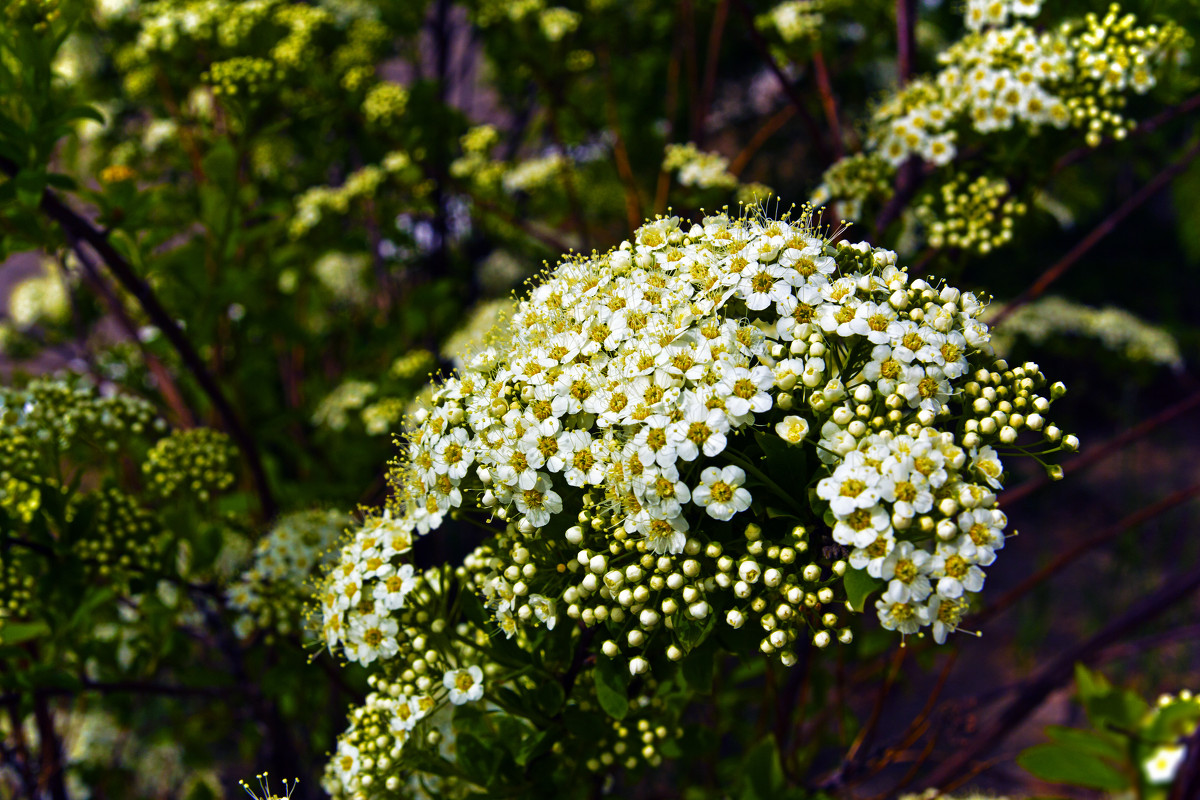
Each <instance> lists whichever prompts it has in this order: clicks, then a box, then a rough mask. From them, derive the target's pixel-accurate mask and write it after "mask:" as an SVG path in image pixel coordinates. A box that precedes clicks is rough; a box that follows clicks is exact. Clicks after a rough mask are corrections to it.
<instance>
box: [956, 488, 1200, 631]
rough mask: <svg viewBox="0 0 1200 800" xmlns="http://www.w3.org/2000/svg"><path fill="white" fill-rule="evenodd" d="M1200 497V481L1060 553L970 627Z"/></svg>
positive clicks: (974, 620) (972, 621)
mask: <svg viewBox="0 0 1200 800" xmlns="http://www.w3.org/2000/svg"><path fill="white" fill-rule="evenodd" d="M1198 496H1200V481H1198V482H1196V483H1193V484H1192V485H1191V486H1188V487H1187V488H1185V489H1180V490H1179V491H1177V492H1173V493H1171V494H1169V495H1167V496H1166V497H1164V498H1163V499H1161V500H1159V501H1158V502H1157V503H1152V504H1150V505H1148V506H1145V507H1144V508H1140V509H1138V510H1137V511H1135V512H1133V513H1132V514H1130V515H1129V516H1127V517H1125V518H1124V519H1122V520H1120V521H1118V522H1116V523H1114V524H1113V525H1110V526H1109V527H1107V528H1105V529H1104V530H1102V531H1101V532H1100V533H1098V534H1096V535H1095V536H1092V537H1090V538H1088V539H1085V540H1083V541H1082V542H1080V543H1078V544H1077V545H1075V546H1074V547H1072V548H1071V549H1069V550H1067V551H1065V552H1063V553H1060V554H1059V555H1058V556H1057V557H1056V558H1055V559H1054V560H1053V561H1051V562H1050V563H1049V564H1047V565H1046V566H1044V567H1042V568H1041V569H1039V570H1038V571H1037V572H1035V573H1033V574H1032V575H1030V576H1029V577H1028V578H1026V579H1025V580H1023V581H1021V583H1019V584H1018V585H1017V586H1015V587H1014V588H1012V589H1010V590H1009V591H1008V592H1006V593H1005V594H1004V595H1002V596H1001V597H1000V599H999V600H997V601H996V602H995V603H993V604H992V605H990V606H988V607H987V608H985V609H984V610H983V611H980V612H979V613H978V614H976V615H975V616H974V617H972V618H971V623H972V624H973V625H976V626H979V625H982V624H983V623H984V622H986V621H987V620H989V619H991V618H992V617H994V616H996V615H997V614H999V613H1001V612H1002V611H1004V610H1006V609H1007V608H1008V607H1009V606H1011V605H1012V604H1013V603H1015V602H1016V601H1017V600H1018V599H1020V598H1021V596H1023V595H1024V594H1025V593H1026V592H1028V591H1029V590H1030V589H1033V588H1034V587H1035V586H1037V585H1038V584H1040V583H1041V582H1042V581H1044V580H1046V579H1047V578H1049V577H1050V576H1052V575H1053V574H1054V573H1056V572H1058V571H1059V570H1060V569H1062V568H1063V567H1065V566H1067V565H1068V564H1070V563H1071V562H1072V561H1074V560H1075V559H1076V558H1078V557H1079V556H1081V555H1083V554H1084V553H1086V552H1087V551H1088V550H1091V549H1093V548H1095V547H1099V546H1100V545H1103V544H1107V543H1108V542H1111V541H1112V540H1113V539H1116V538H1117V537H1119V536H1120V535H1121V534H1123V533H1125V532H1126V531H1128V530H1129V529H1130V528H1134V527H1137V526H1138V525H1141V524H1142V523H1144V522H1148V521H1149V520H1151V519H1153V518H1154V517H1157V516H1158V515H1159V514H1163V513H1166V512H1167V511H1170V510H1171V509H1172V508H1175V506H1178V505H1181V504H1183V503H1186V502H1187V501H1189V500H1191V499H1193V498H1195V497H1198Z"/></svg>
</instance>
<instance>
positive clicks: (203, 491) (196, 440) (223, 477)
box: [142, 428, 238, 503]
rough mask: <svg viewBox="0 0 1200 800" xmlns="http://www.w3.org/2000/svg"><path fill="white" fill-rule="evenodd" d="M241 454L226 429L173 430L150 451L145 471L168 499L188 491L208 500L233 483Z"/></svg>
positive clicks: (153, 488) (156, 492)
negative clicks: (225, 431) (235, 467)
mask: <svg viewBox="0 0 1200 800" xmlns="http://www.w3.org/2000/svg"><path fill="white" fill-rule="evenodd" d="M237 458H238V453H237V449H236V448H235V447H234V446H233V442H232V441H230V439H229V437H228V436H226V435H225V434H224V433H221V432H219V431H214V430H212V429H211V428H192V429H190V430H180V431H172V432H171V434H170V435H169V436H165V437H163V438H162V439H159V440H158V442H156V443H155V445H154V447H152V448H151V449H150V452H149V453H147V454H146V460H145V461H144V462H143V463H142V473H143V474H144V475H145V477H146V489H147V491H148V492H149V493H150V495H151V496H152V497H154V498H157V499H159V500H167V499H169V498H172V497H175V496H176V495H178V494H180V493H184V494H189V495H194V496H195V497H196V498H197V499H198V500H200V502H202V503H205V502H208V501H209V500H211V499H212V497H213V495H214V494H218V493H220V492H224V491H227V490H228V489H229V488H230V487H231V486H233V484H234V482H235V480H236V476H235V474H234V472H233V466H234V464H236V463H237Z"/></svg>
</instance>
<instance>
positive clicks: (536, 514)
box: [513, 476, 563, 528]
mask: <svg viewBox="0 0 1200 800" xmlns="http://www.w3.org/2000/svg"><path fill="white" fill-rule="evenodd" d="M513 502H515V503H516V504H517V510H518V511H520V512H521V513H522V514H524V515H525V519H527V520H529V524H530V525H532V526H533V527H535V528H540V527H542V526H543V525H546V524H548V523H549V522H550V517H551V516H553V515H554V514H557V513H558V512H560V511H562V507H563V504H562V497H561V496H560V495H559V494H558V492H556V491H554V490H553V489H551V488H550V481H548V480H546V478H544V477H542V476H539V477H538V479H537V482H536V483H535V484H534V485H533V486H531V487H530V488H528V489H524V490H522V491H519V492H515V493H514V494H513Z"/></svg>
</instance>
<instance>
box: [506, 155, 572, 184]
mask: <svg viewBox="0 0 1200 800" xmlns="http://www.w3.org/2000/svg"><path fill="white" fill-rule="evenodd" d="M570 168H571V161H570V159H568V158H567V157H565V156H563V155H562V154H560V153H551V154H549V155H545V156H539V157H538V158H530V159H527V160H525V161H520V162H518V163H516V164H514V165H513V166H512V167H511V169H509V170H508V172H506V173H505V175H504V177H503V178H502V179H501V183H502V184H503V185H504V191H506V192H508V193H509V194H516V193H517V192H531V191H533V190H535V189H540V188H541V187H543V186H546V185H548V184H550V183H552V182H553V181H554V180H555V179H556V178H557V177H558V176H559V175H561V174H562V173H563V172H564V171H565V170H568V169H570Z"/></svg>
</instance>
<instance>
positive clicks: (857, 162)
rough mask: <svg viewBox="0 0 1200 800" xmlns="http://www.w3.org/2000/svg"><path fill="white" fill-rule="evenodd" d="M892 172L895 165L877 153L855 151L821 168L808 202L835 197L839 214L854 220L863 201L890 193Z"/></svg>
mask: <svg viewBox="0 0 1200 800" xmlns="http://www.w3.org/2000/svg"><path fill="white" fill-rule="evenodd" d="M895 175H896V168H895V167H893V166H892V165H891V164H889V163H888V162H887V161H884V160H883V158H881V157H880V156H879V154H878V153H855V154H854V155H851V156H847V157H845V158H843V159H841V160H840V161H838V162H837V163H835V164H834V165H833V166H831V167H830V168H829V169H828V170H826V171H825V174H824V175H822V176H821V183H820V185H819V186H817V188H816V190H815V191H814V192H813V194H812V197H811V198H810V200H809V202H811V203H812V204H813V205H814V206H821V205H824V204H825V203H827V202H829V201H830V200H831V199H833V198H837V200H838V201H839V202H838V213H839V214H840V215H841V216H842V218H844V219H848V220H855V219H858V218H859V217H860V216H862V210H863V205H864V204H865V203H867V202H870V201H873V200H886V199H887V198H888V197H891V194H892V180H893V179H894V178H895Z"/></svg>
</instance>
